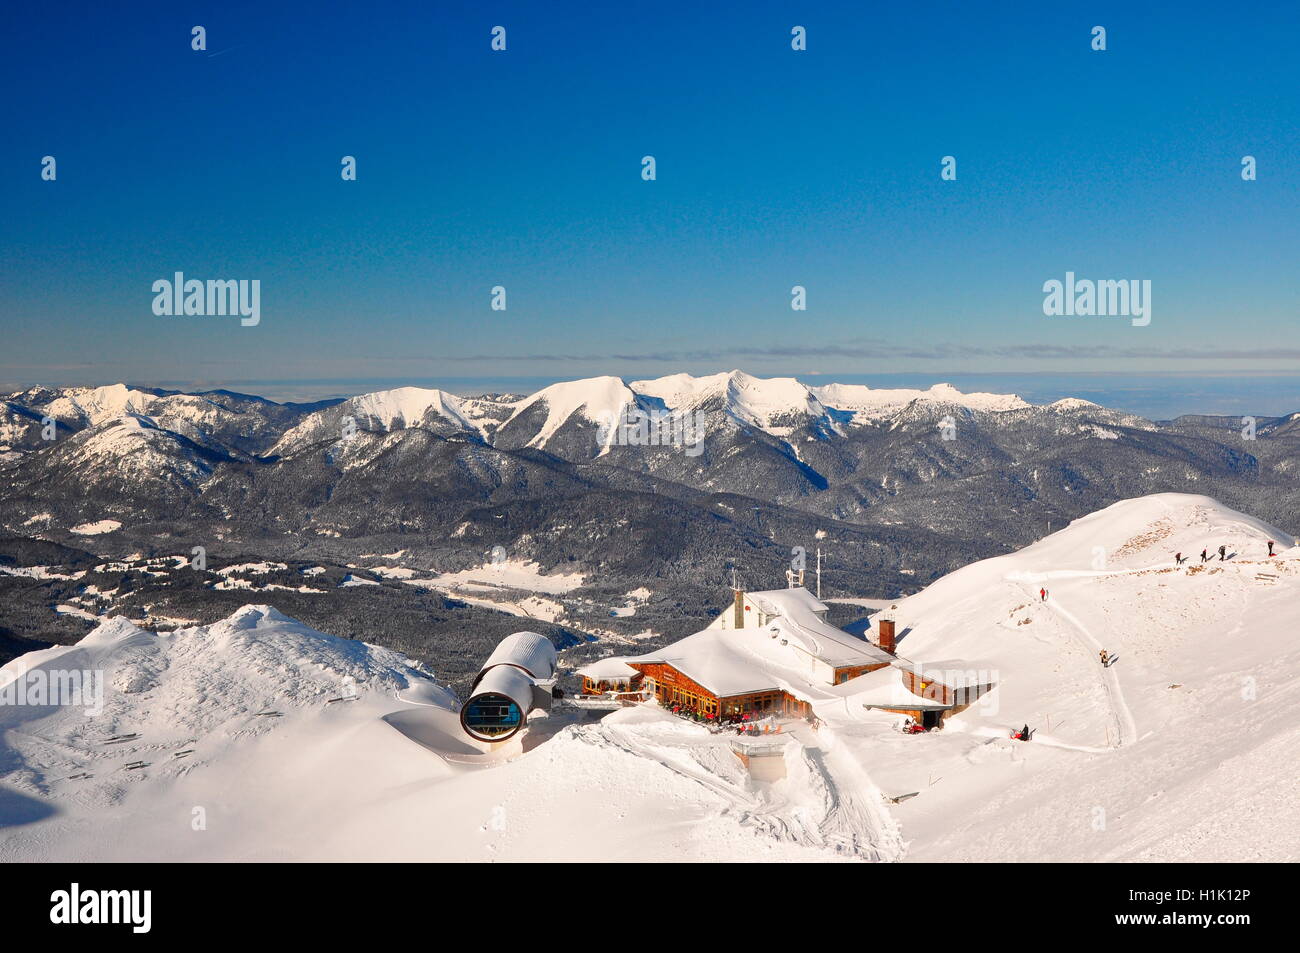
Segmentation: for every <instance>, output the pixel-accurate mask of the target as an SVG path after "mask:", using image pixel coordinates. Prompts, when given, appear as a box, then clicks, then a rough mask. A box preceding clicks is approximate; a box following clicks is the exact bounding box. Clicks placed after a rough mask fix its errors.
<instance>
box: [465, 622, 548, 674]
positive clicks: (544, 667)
mask: <svg viewBox="0 0 1300 953" xmlns="http://www.w3.org/2000/svg"><path fill="white" fill-rule="evenodd" d="M555 661H556V660H555V646H554V645H553V644H552V643H551V640H550V639H548V638H547V637H546V636H544V635H539V634H538V633H536V632H516V633H514V634H513V635H507V636H506V637H505V638H504V639H502V640H501V641H500V642H499V643H498V644H497V647H496V648H495V649H493V650H492V654H491V655H489V656H488V659H487V661H486V662H484V663H483V668H482V670H481V671H480V672H479V678H480V679H481V678H483V677H484V676H483V672H486V671H487V670H488V669H490V668H492V667H493V666H494V665H514V666H516V667H518V668H522V669H523V670H524V671H525V672H527V673H528V674H529V675H531V676H532V677H533V678H536V679H548V678H551V677H552V676H554V675H555Z"/></svg>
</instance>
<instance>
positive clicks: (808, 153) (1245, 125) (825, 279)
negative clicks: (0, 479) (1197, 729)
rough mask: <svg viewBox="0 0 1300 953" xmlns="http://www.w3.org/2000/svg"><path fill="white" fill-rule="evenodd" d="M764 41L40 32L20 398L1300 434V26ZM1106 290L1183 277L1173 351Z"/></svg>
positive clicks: (139, 22) (702, 26)
mask: <svg viewBox="0 0 1300 953" xmlns="http://www.w3.org/2000/svg"><path fill="white" fill-rule="evenodd" d="M745 11H746V12H745V16H744V17H739V16H736V15H734V11H729V10H706V9H699V8H698V6H696V5H687V4H674V3H668V4H658V5H655V6H654V7H653V8H649V9H639V8H638V9H609V10H602V11H601V12H600V13H599V15H596V14H588V13H585V12H581V11H579V10H577V9H576V8H567V7H560V8H556V7H548V8H546V9H540V8H535V7H533V6H530V5H526V4H518V3H507V4H504V5H499V6H497V7H494V9H493V10H492V11H491V12H480V11H476V10H473V9H469V8H466V9H460V8H449V9H439V10H430V9H428V8H427V7H423V6H421V5H417V4H393V5H390V6H389V7H387V8H385V16H383V17H378V18H375V19H376V20H379V21H380V22H379V23H378V24H377V25H375V24H367V26H366V27H365V29H358V28H357V27H356V25H355V24H354V23H353V22H352V21H351V20H349V19H347V18H337V19H335V18H332V17H329V16H326V15H322V14H321V12H320V10H319V8H316V7H313V6H308V5H305V4H287V5H283V6H279V7H277V8H275V9H268V8H265V6H264V5H255V4H248V3H235V4H231V5H229V6H223V7H222V8H221V9H217V10H202V11H201V12H200V11H195V10H192V9H177V8H174V7H173V6H172V5H167V4H162V3H157V2H153V3H145V4H141V5H135V6H133V8H132V9H131V10H130V11H126V12H122V11H116V10H108V9H103V8H97V7H92V6H87V7H86V8H85V9H80V10H78V27H77V29H75V30H70V29H69V28H68V25H67V19H66V16H56V14H55V13H54V12H52V11H50V10H47V9H41V8H38V7H30V6H28V7H23V8H15V9H13V10H9V11H7V12H6V13H5V14H4V17H5V29H4V31H3V33H4V35H5V36H6V37H7V38H8V42H7V43H6V50H5V54H6V55H5V57H4V59H3V61H4V66H3V67H0V68H2V69H4V70H5V71H6V73H7V74H8V78H9V80H10V82H9V84H8V88H10V89H11V90H12V91H13V92H12V93H11V95H10V96H9V97H7V98H6V99H5V101H4V105H3V110H4V115H3V122H4V126H5V128H6V131H7V133H8V135H7V136H6V142H5V144H4V146H3V147H0V163H3V166H2V167H0V168H2V170H3V173H4V174H3V175H0V205H2V206H3V207H4V208H5V210H6V212H5V214H4V215H3V216H0V245H2V246H3V255H0V322H2V328H3V340H4V348H3V352H2V353H0V387H3V388H4V389H6V390H9V389H15V388H17V387H20V386H26V385H30V384H37V383H39V384H49V385H61V384H101V383H108V382H112V381H118V380H123V381H129V382H134V383H140V384H151V385H156V386H173V387H177V388H179V389H199V388H201V387H204V386H206V387H228V388H230V389H236V390H248V391H250V392H253V393H260V394H264V395H265V396H277V395H278V396H280V397H281V398H291V397H296V398H299V399H303V398H307V397H320V396H327V395H330V394H339V395H342V394H345V393H357V392H362V391H364V390H374V389H381V388H383V387H392V386H398V385H399V384H402V383H413V384H423V385H424V386H446V387H447V389H449V390H456V389H457V387H456V386H455V382H464V385H465V387H467V388H477V387H480V386H482V387H489V386H493V385H494V384H496V383H497V382H500V383H501V384H503V385H504V384H507V383H508V382H510V381H520V382H531V383H530V384H528V385H527V386H524V387H522V388H521V389H526V390H531V389H536V388H537V387H540V386H542V385H543V384H544V383H548V382H551V381H554V380H561V379H573V378H579V377H587V376H594V375H601V374H612V375H617V376H621V377H623V378H625V379H629V380H631V379H637V378H646V377H657V376H661V375H663V374H669V373H676V372H680V371H686V372H690V373H695V374H703V373H712V372H717V371H719V370H726V369H730V368H732V367H740V368H743V369H744V370H746V371H748V372H749V373H752V374H755V375H759V376H778V375H790V376H796V377H799V378H800V379H803V380H805V381H806V382H809V383H817V382H823V383H824V382H827V381H830V380H838V381H844V382H859V381H860V382H866V383H872V384H873V385H875V386H891V384H890V380H889V379H890V378H891V377H898V378H900V381H899V382H898V383H896V384H894V385H892V386H928V384H930V383H934V382H937V381H941V380H950V381H952V382H953V383H954V384H956V385H957V386H959V387H961V388H962V389H965V390H971V389H983V390H996V391H1015V392H1017V393H1021V394H1022V395H1023V396H1026V397H1027V398H1029V399H1034V400H1039V399H1052V397H1050V396H1047V395H1049V394H1050V395H1055V396H1061V395H1065V394H1071V395H1075V396H1083V397H1087V398H1088V399H1094V400H1098V401H1099V402H1104V403H1109V404H1111V405H1113V406H1119V407H1122V408H1124V409H1130V410H1135V411H1136V412H1139V413H1147V414H1150V415H1153V416H1154V415H1157V414H1161V413H1178V412H1192V411H1202V412H1224V413H1233V412H1241V413H1284V412H1288V411H1291V410H1296V409H1300V340H1297V335H1296V332H1295V326H1296V320H1295V319H1296V314H1297V311H1298V310H1300V309H1298V307H1297V306H1298V305H1300V278H1298V277H1297V273H1296V269H1295V262H1296V261H1297V258H1298V256H1297V252H1298V251H1300V241H1298V236H1297V232H1296V229H1295V222H1296V221H1297V218H1296V212H1297V209H1298V208H1300V201H1297V200H1298V199H1300V188H1297V181H1298V179H1297V172H1298V171H1300V127H1297V125H1296V124H1295V123H1294V116H1296V115H1297V114H1300V109H1298V107H1300V101H1298V100H1300V92H1298V90H1300V83H1298V82H1297V79H1300V67H1298V66H1297V64H1296V61H1295V58H1294V56H1293V51H1292V49H1291V44H1290V37H1292V36H1294V35H1295V34H1296V30H1295V27H1296V26H1298V25H1300V13H1298V12H1297V11H1296V10H1295V9H1294V8H1287V7H1282V6H1279V7H1278V8H1276V9H1266V10H1256V11H1250V12H1249V15H1247V14H1234V15H1232V16H1227V15H1225V14H1224V13H1223V12H1222V10H1221V9H1220V8H1216V7H1214V6H1212V5H1209V4H1188V5H1183V6H1180V7H1178V8H1177V9H1176V10H1133V9H1130V8H1129V7H1128V6H1127V5H1124V4H1116V3H1100V4H1097V3H1089V4H1077V3H1075V4H1066V5H1064V6H1063V7H1059V6H1058V7H1055V8H1052V9H1050V10H1049V9H1045V8H1041V7H1040V6H1037V5H1034V4H1030V3H1016V4H1010V5H1007V6H1004V7H1002V8H999V9H997V10H991V9H976V8H971V7H969V6H968V5H963V4H956V3H951V4H941V5H939V6H938V7H937V8H933V9H927V10H926V11H925V12H924V13H921V12H919V11H916V10H911V9H906V8H902V9H892V10H877V9H870V10H868V9H863V8H860V7H857V6H854V5H850V4H846V3H828V4H813V5H811V6H808V7H806V8H802V9H801V10H800V11H798V12H792V11H790V10H788V9H786V8H783V7H782V6H780V5H776V4H760V5H757V6H753V5H749V6H746V8H745ZM65 13H66V11H65ZM196 23H202V24H203V25H204V27H205V29H206V31H207V33H206V35H207V49H206V50H204V51H195V50H193V49H191V28H192V27H193V25H194V24H196ZM498 23H500V24H504V25H505V26H506V27H507V29H508V48H507V50H506V51H504V52H494V51H492V50H491V48H490V40H491V37H490V30H491V28H492V26H493V25H495V24H498ZM795 23H798V24H800V25H803V26H805V27H806V28H807V36H808V48H807V50H804V51H793V50H792V49H791V47H790V30H791V27H792V26H793V25H794V24H795ZM1093 24H1103V25H1105V27H1106V29H1107V40H1108V43H1107V49H1106V50H1105V51H1094V50H1092V49H1091V48H1090V34H1089V31H1090V30H1091V28H1092V26H1093ZM918 51H923V52H921V53H919V54H918ZM46 155H52V156H54V157H56V159H57V163H58V165H57V169H58V175H57V179H56V180H55V181H43V180H42V178H41V174H40V173H41V160H42V157H44V156H46ZM645 155H653V156H654V157H655V159H656V173H657V178H656V179H655V180H654V181H645V180H643V179H642V177H641V170H642V165H641V160H642V157H643V156H645ZM1248 155H1249V156H1253V157H1255V159H1256V161H1257V165H1258V178H1257V179H1256V180H1254V181H1246V180H1243V178H1242V176H1241V168H1242V166H1241V162H1242V157H1243V156H1248ZM342 156H355V157H356V160H357V170H358V171H357V178H356V180H355V181H344V180H342V178H341V176H340V158H341V157H342ZM944 156H953V157H955V159H956V163H957V165H956V168H957V178H956V179H955V180H954V181H945V180H943V179H942V178H941V176H940V172H941V160H942V158H943V157H944ZM176 272H183V273H184V274H185V275H186V276H189V277H194V278H200V279H238V280H244V279H247V280H258V281H260V282H261V288H262V318H261V321H260V323H259V324H258V325H257V326H256V327H241V326H240V322H239V319H238V318H231V317H219V316H211V317H201V316H189V317H160V316H157V315H155V314H154V313H153V311H152V310H151V307H150V304H151V301H152V300H153V294H152V292H151V286H152V284H153V282H155V281H156V280H158V279H160V278H166V279H169V278H171V277H172V275H173V274H174V273H176ZM1068 272H1072V273H1074V274H1076V275H1078V276H1080V277H1081V278H1090V279H1098V280H1101V279H1133V280H1149V281H1150V282H1151V287H1152V302H1151V304H1152V308H1151V312H1152V313H1151V318H1152V320H1151V323H1150V325H1148V326H1146V327H1135V326H1133V325H1132V324H1131V322H1130V321H1129V320H1128V319H1127V318H1125V317H1114V316H1112V317H1077V316H1076V317H1048V316H1046V315H1045V314H1044V313H1043V297H1044V296H1043V291H1042V288H1043V284H1044V282H1046V281H1049V280H1054V279H1055V280H1060V279H1063V278H1064V277H1065V276H1066V274H1067V273H1068ZM796 285H798V286H801V287H804V288H806V290H807V310H806V311H792V310H791V289H792V287H794V286H796ZM497 286H503V287H505V288H506V289H507V294H508V307H507V309H506V310H505V311H494V310H492V308H491V289H493V288H494V287H497ZM814 375H815V376H814ZM902 378H905V380H901V379H902ZM442 382H447V383H445V384H444V383H442ZM1026 382H1027V383H1028V385H1029V386H1025V384H1026ZM1035 382H1038V383H1037V390H1038V391H1039V392H1041V393H1035V391H1034V387H1035ZM259 384H260V385H265V386H261V387H260V388H259V386H255V385H259ZM1107 395H1110V396H1109V397H1107Z"/></svg>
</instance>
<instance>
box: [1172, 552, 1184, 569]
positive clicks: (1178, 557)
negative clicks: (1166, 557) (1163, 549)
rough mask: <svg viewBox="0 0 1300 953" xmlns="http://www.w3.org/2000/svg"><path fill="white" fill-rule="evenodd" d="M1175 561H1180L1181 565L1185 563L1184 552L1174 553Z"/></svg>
mask: <svg viewBox="0 0 1300 953" xmlns="http://www.w3.org/2000/svg"><path fill="white" fill-rule="evenodd" d="M1174 562H1176V563H1178V565H1180V566H1181V565H1182V564H1183V554H1182V553H1174Z"/></svg>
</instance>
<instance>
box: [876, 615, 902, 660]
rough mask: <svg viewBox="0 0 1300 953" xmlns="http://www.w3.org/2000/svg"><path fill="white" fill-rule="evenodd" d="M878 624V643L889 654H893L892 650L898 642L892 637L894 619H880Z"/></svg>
mask: <svg viewBox="0 0 1300 953" xmlns="http://www.w3.org/2000/svg"><path fill="white" fill-rule="evenodd" d="M879 625H880V639H879V642H878V644H879V645H880V647H881V648H882V649H884V650H885V651H886V652H888V653H889V654H890V655H893V654H895V652H894V650H895V649H896V648H897V647H898V643H897V641H895V639H894V620H893V619H881V620H880V623H879Z"/></svg>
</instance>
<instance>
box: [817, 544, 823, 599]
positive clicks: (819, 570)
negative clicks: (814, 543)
mask: <svg viewBox="0 0 1300 953" xmlns="http://www.w3.org/2000/svg"><path fill="white" fill-rule="evenodd" d="M821 597H822V548H821V547H820V546H818V547H817V598H818V599H820V598H821Z"/></svg>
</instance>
